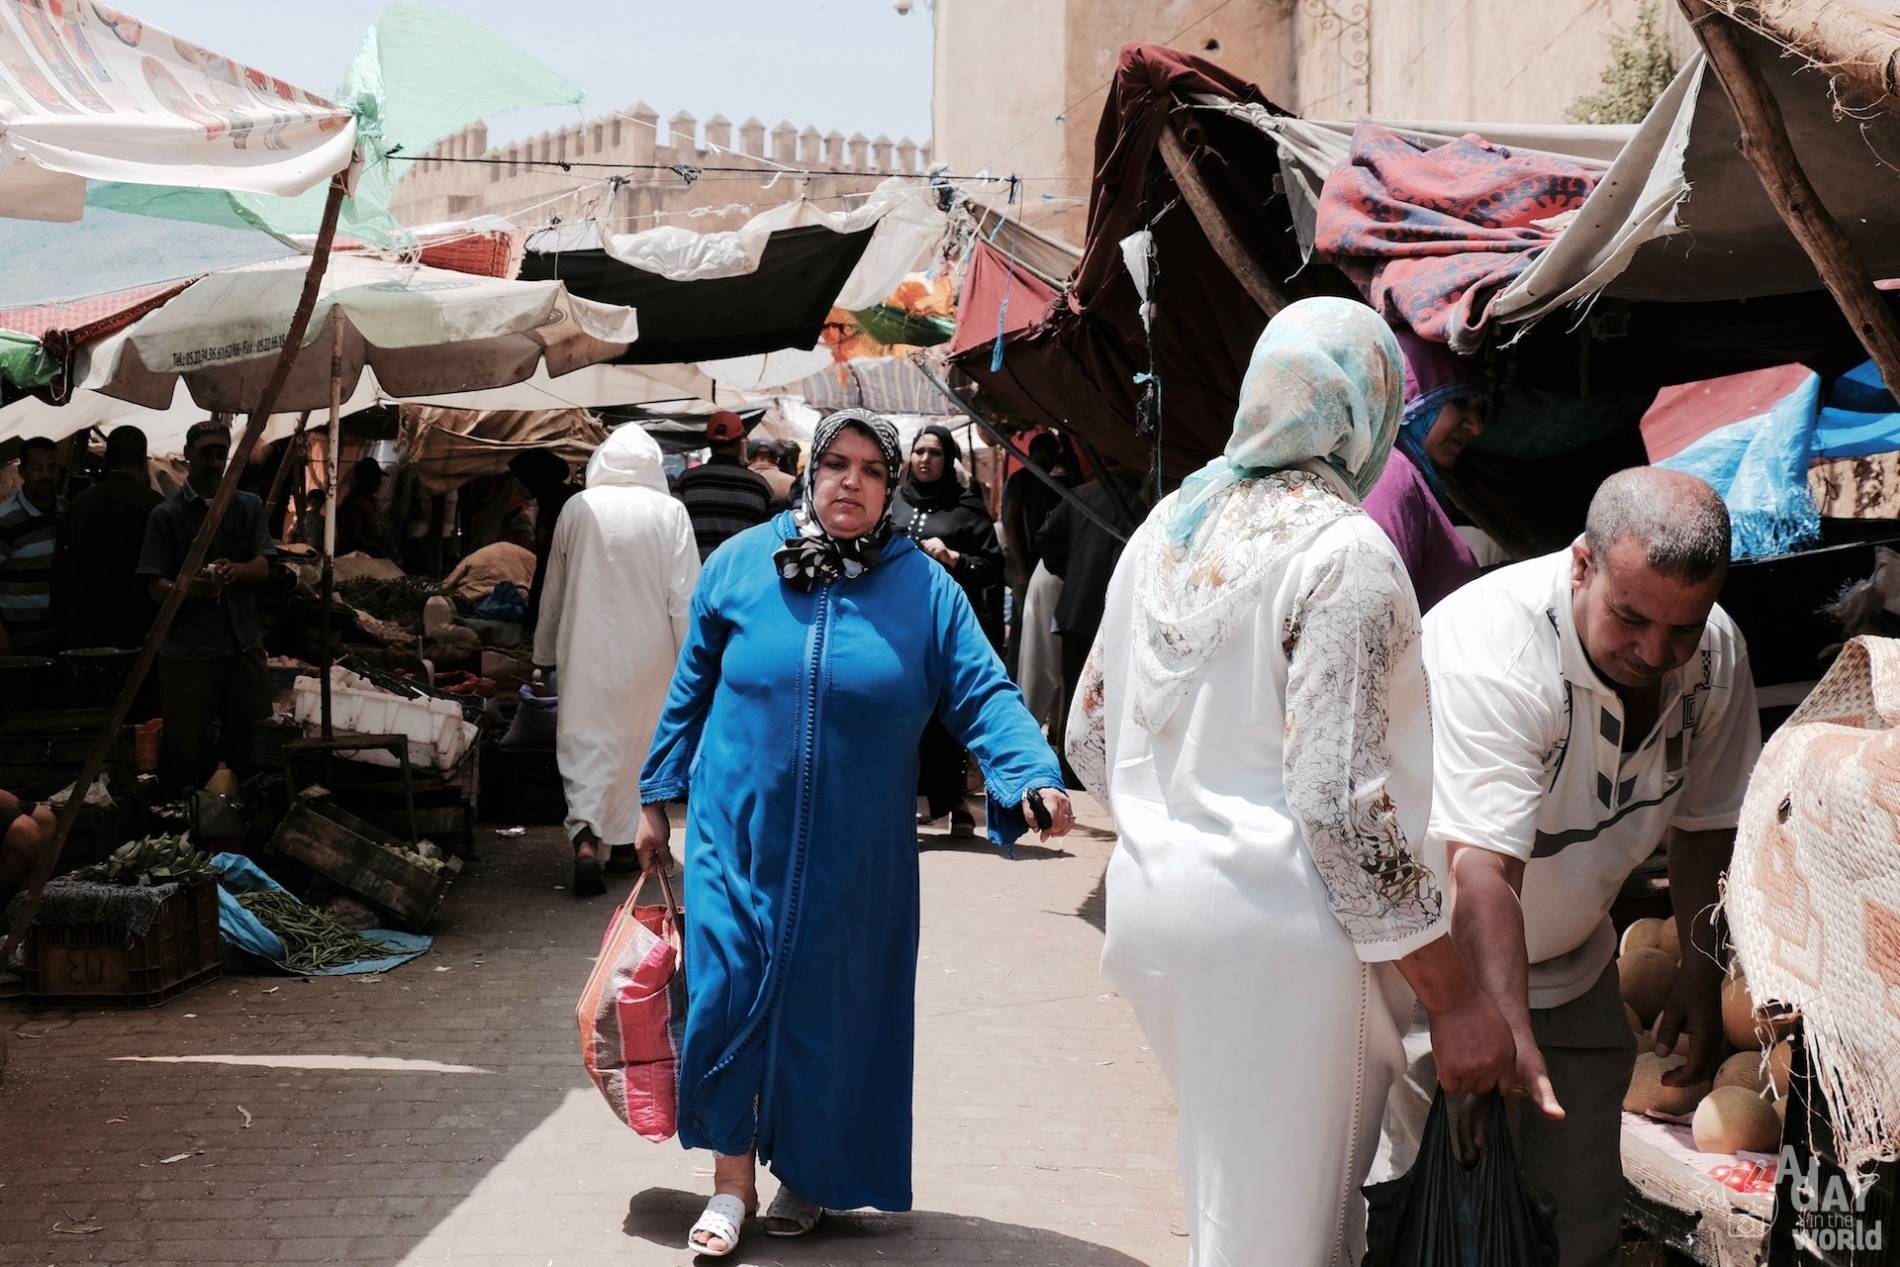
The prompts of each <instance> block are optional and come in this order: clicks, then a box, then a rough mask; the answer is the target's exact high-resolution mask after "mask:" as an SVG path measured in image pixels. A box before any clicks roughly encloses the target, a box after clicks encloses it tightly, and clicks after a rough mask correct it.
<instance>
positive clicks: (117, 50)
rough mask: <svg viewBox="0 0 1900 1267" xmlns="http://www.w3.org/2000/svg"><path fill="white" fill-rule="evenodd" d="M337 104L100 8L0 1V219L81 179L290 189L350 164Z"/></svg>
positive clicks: (347, 124) (352, 137) (45, 209)
mask: <svg viewBox="0 0 1900 1267" xmlns="http://www.w3.org/2000/svg"><path fill="white" fill-rule="evenodd" d="M355 148H356V120H355V118H354V116H353V115H352V114H351V113H350V112H349V111H348V110H345V109H343V108H342V107H340V106H337V105H334V104H332V103H331V102H329V101H327V100H325V99H324V98H322V97H319V96H316V95H315V94H313V93H309V92H306V91H304V90H303V89H301V88H296V87H293V86H292V85H290V84H287V83H285V82H284V81H283V80H281V79H276V78H274V77H272V76H270V75H266V74H264V73H263V72H262V71H258V70H253V69H251V68H250V67H248V66H242V65H239V64H238V63H237V62H234V61H232V60H231V59H229V58H227V57H221V56H219V55H218V54H216V53H213V52H211V51H210V50H208V49H203V48H199V47H198V46H197V45H195V44H192V43H190V42H188V41H186V40H181V39H176V38H174V37H173V36H172V35H170V34H169V33H167V32H165V31H161V30H159V29H158V28H157V27H153V26H148V25H146V24H145V23H143V22H140V21H139V20H138V19H137V18H134V17H131V16H130V15H128V14H124V13H120V12H118V11H117V10H115V9H109V8H107V7H106V6H104V5H101V4H78V3H71V4H64V5H58V4H47V3H37V2H33V0H0V215H3V216H15V217H19V218H23V219H28V220H77V219H78V218H79V215H80V211H81V208H82V206H83V205H84V201H85V192H86V182H87V181H88V180H109V181H125V182H130V183H135V184H150V185H175V186H186V187H192V188H201V189H225V190H238V191H242V192H247V193H258V194H279V195H286V196H288V195H291V194H298V193H302V192H303V191H304V190H306V189H309V188H310V187H312V186H313V185H316V184H317V183H318V182H320V181H323V180H325V179H326V178H328V177H330V176H333V175H335V174H336V173H337V172H340V171H343V170H345V169H346V168H348V167H349V165H350V163H351V159H352V156H353V154H354V151H355Z"/></svg>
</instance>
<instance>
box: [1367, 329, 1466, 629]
mask: <svg viewBox="0 0 1900 1267" xmlns="http://www.w3.org/2000/svg"><path fill="white" fill-rule="evenodd" d="M1396 333H1397V334H1398V337H1399V346H1400V347H1401V348H1402V349H1403V350H1404V352H1405V420H1404V421H1403V422H1402V423H1401V424H1400V425H1399V435H1398V440H1397V443H1396V444H1395V446H1394V447H1393V450H1392V455H1391V457H1389V458H1388V459H1387V460H1386V464H1385V472H1384V474H1382V475H1380V476H1379V481H1378V483H1376V484H1374V485H1373V486H1372V491H1371V492H1369V493H1367V494H1366V497H1365V501H1364V502H1363V503H1362V504H1363V505H1364V507H1365V511H1366V513H1367V514H1368V515H1371V516H1372V518H1373V521H1374V522H1375V523H1377V524H1378V525H1379V527H1380V528H1382V529H1384V531H1385V535H1386V536H1387V537H1389V538H1391V540H1392V544H1393V546H1394V547H1395V548H1396V549H1397V550H1398V552H1399V559H1400V561H1402V562H1403V563H1404V564H1405V572H1406V575H1407V576H1409V577H1411V578H1412V589H1413V591H1414V592H1415V593H1416V594H1417V595H1418V609H1419V612H1420V614H1423V613H1425V612H1428V611H1430V610H1431V609H1432V606H1433V604H1435V603H1437V602H1438V600H1439V599H1441V598H1443V597H1445V595H1447V594H1449V593H1451V592H1452V591H1453V590H1455V589H1457V588H1458V587H1459V586H1461V585H1463V584H1464V583H1465V582H1466V581H1469V580H1471V579H1472V578H1473V577H1475V576H1477V575H1478V560H1477V558H1476V556H1474V555H1473V554H1472V553H1471V547H1470V546H1468V545H1466V544H1465V540H1464V538H1463V537H1461V536H1459V535H1458V530H1457V529H1456V528H1454V527H1453V526H1452V522H1451V516H1450V515H1449V514H1447V513H1446V510H1445V499H1446V494H1445V491H1444V486H1443V485H1442V484H1441V483H1440V481H1439V472H1440V471H1445V470H1449V469H1450V468H1451V467H1452V466H1454V465H1456V463H1457V461H1458V457H1459V455H1460V454H1462V453H1463V452H1464V451H1465V446H1466V445H1468V444H1470V443H1471V442H1472V441H1473V440H1475V439H1477V438H1478V437H1479V436H1480V435H1483V434H1484V390H1485V389H1484V377H1483V371H1482V369H1481V368H1480V367H1479V366H1478V365H1477V363H1476V362H1474V361H1471V360H1468V359H1466V358H1464V357H1461V356H1459V355H1458V354H1457V353H1455V352H1453V351H1452V350H1451V349H1450V348H1447V347H1445V346H1444V345H1442V344H1438V343H1428V342H1426V341H1425V340H1424V339H1421V338H1419V337H1418V336H1417V335H1414V334H1413V333H1411V331H1409V330H1399V331H1397V332H1396Z"/></svg>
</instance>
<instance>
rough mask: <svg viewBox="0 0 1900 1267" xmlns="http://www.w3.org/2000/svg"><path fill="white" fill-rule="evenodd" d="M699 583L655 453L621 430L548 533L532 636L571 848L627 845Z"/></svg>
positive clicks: (687, 534)
mask: <svg viewBox="0 0 1900 1267" xmlns="http://www.w3.org/2000/svg"><path fill="white" fill-rule="evenodd" d="M698 580H699V547H698V546H697V545H696V544H695V543H694V540H693V521H692V519H691V518H690V517H689V516H688V515H687V513H686V507H684V506H682V505H681V504H680V503H679V502H678V501H676V500H674V498H673V497H672V496H671V495H670V494H669V493H668V492H667V489H666V475H665V473H664V471H663V469H662V467H661V464H660V446H659V445H658V444H656V443H655V442H654V440H653V437H652V436H650V435H648V434H647V433H646V432H645V431H643V430H641V429H640V428H639V427H638V426H636V425H631V424H629V425H628V426H624V427H621V428H620V429H619V430H617V431H615V432H614V433H613V435H611V436H610V437H608V439H607V442H606V443H605V444H603V445H601V446H600V448H599V449H597V450H595V452H594V456H593V458H592V460H591V461H589V462H588V464H587V488H586V490H585V491H584V492H581V493H577V494H576V495H575V496H573V497H572V498H570V499H568V503H567V506H566V507H565V508H564V509H563V510H562V511H561V518H560V522H559V523H557V524H556V525H555V528H554V549H553V552H552V554H551V555H550V556H549V558H548V572H547V576H546V578H545V579H544V580H543V581H542V585H541V595H542V597H541V622H540V624H539V625H538V626H537V627H536V629H535V636H534V662H535V663H536V664H540V665H554V666H555V667H556V668H557V669H559V671H560V673H559V679H558V681H559V686H560V693H561V707H560V717H559V723H558V726H559V728H558V730H557V731H556V733H555V755H556V757H557V758H558V759H559V761H560V766H561V783H562V785H563V786H564V787H565V789H566V791H567V834H568V836H569V838H570V839H571V838H572V837H574V836H575V835H576V834H578V833H579V831H580V830H581V828H583V827H592V828H593V829H594V831H595V833H596V834H597V835H598V836H599V837H600V839H601V840H602V841H603V842H605V843H606V844H609V845H627V844H632V843H633V836H634V831H635V829H636V828H637V827H638V825H639V822H640V767H641V766H642V765H643V764H644V763H645V762H646V759H647V745H648V744H650V743H651V742H652V740H653V731H654V728H655V727H656V726H658V725H659V722H660V710H661V709H662V708H663V707H664V706H665V704H666V690H667V687H668V686H669V685H670V684H671V683H672V681H673V666H674V663H675V661H676V660H678V658H679V649H680V643H681V641H683V640H684V638H685V636H686V622H687V612H688V608H689V605H690V602H691V599H692V596H693V586H694V584H695V583H696V582H697V581H698Z"/></svg>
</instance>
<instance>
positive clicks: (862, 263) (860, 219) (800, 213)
mask: <svg viewBox="0 0 1900 1267" xmlns="http://www.w3.org/2000/svg"><path fill="white" fill-rule="evenodd" d="M936 199H937V193H936V190H934V189H932V188H931V187H930V186H929V185H928V184H925V183H921V182H919V181H916V180H904V179H900V178H897V177H892V178H891V179H889V180H886V181H884V182H883V183H882V184H880V185H879V186H878V187H877V188H876V189H874V190H872V191H871V195H870V196H869V197H868V198H866V199H865V200H864V201H863V202H861V203H859V204H858V205H857V206H855V207H852V208H850V209H848V210H845V211H828V210H826V209H825V208H823V207H820V206H819V205H818V204H816V203H814V202H811V201H809V200H807V199H800V200H798V201H796V202H787V203H781V204H779V205H778V206H776V207H773V208H772V209H771V210H769V211H762V212H760V213H759V214H758V215H756V216H753V217H752V218H751V219H750V220H748V221H746V222H745V223H744V224H743V225H741V226H740V227H739V228H737V229H730V230H727V231H725V232H721V233H696V232H694V231H693V230H691V229H687V228H684V227H682V226H679V225H661V226H659V227H658V228H653V229H646V230H643V231H642V232H639V233H616V234H608V233H602V232H600V231H599V229H598V228H597V227H596V226H595V225H593V224H585V223H583V224H576V225H573V226H570V227H566V228H556V229H550V230H546V231H544V232H542V233H539V234H536V235H535V236H534V237H532V238H530V239H529V243H528V245H529V249H530V250H537V251H544V252H546V251H557V250H566V251H574V250H602V251H605V252H606V253H607V254H608V255H610V256H612V257H613V258H614V259H616V260H618V261H620V262H621V263H622V264H625V265H627V266H628V267H630V268H638V269H644V270H645V271H647V272H649V273H656V274H658V275H659V276H661V277H664V278H666V279H668V280H669V281H676V282H691V281H704V280H707V279H709V278H715V277H743V276H745V275H746V274H748V273H751V272H753V271H754V270H755V269H757V268H758V267H759V261H760V259H762V258H763V257H764V254H765V247H766V242H767V241H768V240H769V239H770V238H771V236H772V234H774V233H776V232H778V231H779V230H781V229H796V228H803V227H808V226H818V227H822V228H826V229H830V230H831V231H832V232H833V233H861V232H863V231H864V230H865V229H870V230H871V241H870V244H869V245H868V246H867V247H866V248H865V251H864V254H863V255H862V256H861V257H860V258H859V260H858V263H857V266H856V267H855V268H854V269H853V270H852V272H851V275H850V276H849V277H848V278H846V280H845V283H844V287H843V289H841V290H840V291H839V292H838V297H837V299H836V300H834V301H833V302H834V303H835V305H836V306H837V307H840V308H866V307H869V306H870V305H872V304H875V303H879V302H881V301H882V300H883V299H884V298H885V297H886V296H888V295H889V294H890V293H891V292H892V291H893V290H896V289H897V287H898V285H899V284H900V283H901V282H902V281H903V280H904V278H905V277H906V276H907V275H908V274H909V273H910V272H911V270H912V269H914V268H916V267H917V262H918V260H920V259H921V258H922V257H923V255H924V253H925V252H926V251H928V250H929V249H930V248H931V247H932V246H933V245H935V243H936V242H937V240H938V238H940V237H941V236H942V235H943V231H944V226H945V224H946V223H947V219H946V217H945V215H944V213H943V212H942V211H940V210H938V208H937V201H936Z"/></svg>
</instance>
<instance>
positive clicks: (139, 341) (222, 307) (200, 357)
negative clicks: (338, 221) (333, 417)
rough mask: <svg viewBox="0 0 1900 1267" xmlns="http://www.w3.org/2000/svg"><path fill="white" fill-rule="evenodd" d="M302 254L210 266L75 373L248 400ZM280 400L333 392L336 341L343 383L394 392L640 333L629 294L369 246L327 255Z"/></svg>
mask: <svg viewBox="0 0 1900 1267" xmlns="http://www.w3.org/2000/svg"><path fill="white" fill-rule="evenodd" d="M305 263H306V262H305V261H304V260H303V259H302V258H301V257H293V258H291V259H286V260H271V261H267V262H265V263H262V264H255V265H245V266H243V267H240V268H234V269H226V270H223V271H221V272H216V273H212V274H210V275H208V276H206V277H203V278H200V279H199V280H198V281H196V282H194V283H192V285H191V286H189V287H187V288H186V289H185V290H184V291H183V292H182V293H181V294H179V295H178V296H177V297H175V298H173V299H171V300H170V301H168V302H167V303H166V304H165V306H164V307H162V308H159V309H157V310H156V311H154V312H151V313H149V314H147V315H146V316H144V317H141V318H140V319H139V320H138V321H136V322H134V323H133V324H132V325H130V326H128V327H127V328H126V329H124V330H122V331H120V332H118V333H117V334H113V335H111V336H109V337H107V338H105V339H102V340H100V341H99V342H98V343H95V344H92V345H90V346H88V347H86V348H83V349H81V350H80V352H79V353H78V355H77V356H76V357H75V367H74V385H75V387H78V388H85V389H89V390H91V391H96V392H99V393H101V394H103V395H107V396H114V397H117V398H118V399H120V400H124V401H129V402H131V403H133V404H137V405H144V406H146V407H147V408H151V409H162V408H166V407H169V406H170V405H171V404H172V403H173V400H174V397H175V391H176V387H177V385H178V384H179V383H180V382H181V381H182V382H183V383H184V385H185V386H186V388H187V389H188V390H189V392H190V394H191V398H192V400H193V401H194V402H196V404H197V405H198V406H199V407H200V408H201V409H205V410H209V411H214V412H222V413H239V412H242V411H244V410H245V409H247V408H249V407H251V405H252V404H253V403H254V402H255V401H256V400H257V398H258V393H259V390H260V389H261V387H262V385H263V383H264V381H265V380H266V379H267V378H268V377H269V375H270V373H271V370H272V368H273V366H274V364H275V361H276V358H277V354H278V352H279V351H280V349H281V347H282V344H283V334H282V331H283V330H284V329H285V327H286V326H288V324H289V321H290V315H291V312H292V310H293V309H294V308H295V307H296V304H297V297H298V293H299V291H300V289H301V288H302V286H303V280H304V269H305ZM308 329H309V334H308V337H307V338H306V339H305V341H304V345H303V346H302V347H301V348H300V349H298V352H297V355H296V359H295V362H294V363H293V365H292V367H291V371H290V377H289V379H288V381H287V382H286V383H285V385H284V390H283V392H282V393H281V394H280V395H279V397H278V399H277V403H276V409H275V412H278V413H293V412H299V411H302V410H305V409H324V408H327V407H328V406H329V404H330V387H331V381H330V380H331V352H332V349H333V346H334V344H335V342H336V340H337V338H338V337H340V338H341V346H342V361H341V367H340V368H341V383H342V387H343V392H344V395H345V396H346V397H347V396H349V395H351V394H352V393H354V392H355V391H356V389H357V387H358V385H359V383H360V382H361V380H362V379H363V377H364V372H365V370H370V371H373V372H374V375H375V380H376V383H377V385H378V386H379V387H380V389H381V390H382V391H383V392H384V393H385V394H387V395H388V396H391V397H422V396H430V397H433V396H440V395H448V394H452V393H458V392H467V391H475V390H479V389H485V388H496V387H506V386H508V385H510V384H513V383H518V382H521V381H523V380H526V379H529V378H531V377H533V376H534V375H535V373H536V372H537V371H538V370H541V369H542V368H543V367H545V370H546V373H547V374H548V376H549V377H551V378H558V377H559V376H561V375H563V374H566V373H568V372H570V371H572V370H575V369H578V368H580V367H582V366H584V365H592V364H596V363H598V362H601V361H607V360H611V359H612V358H614V357H616V356H618V355H620V353H622V352H624V351H625V350H626V346H627V344H629V343H631V342H633V340H634V339H635V338H636V337H638V332H639V326H638V322H637V319H636V318H635V316H634V313H633V310H632V309H630V308H620V307H614V306H611V305H607V304H598V303H594V302H592V301H590V300H585V299H577V298H575V297H574V296H572V295H570V294H568V292H567V288H566V286H564V285H563V284H562V283H560V282H558V281H539V282H524V281H507V280H502V279H500V278H493V277H477V276H474V275H472V274H468V273H456V272H451V271H449V270H446V269H438V268H428V267H424V266H422V265H405V264H393V263H389V262H386V261H384V260H380V259H375V258H372V257H369V256H362V255H354V254H352V255H338V256H332V257H331V259H330V262H329V267H328V268H327V269H326V270H325V272H324V275H323V278H322V281H321V284H320V288H319V290H318V292H317V303H316V308H315V310H314V311H313V312H312V313H311V317H310V323H309V327H308Z"/></svg>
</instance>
